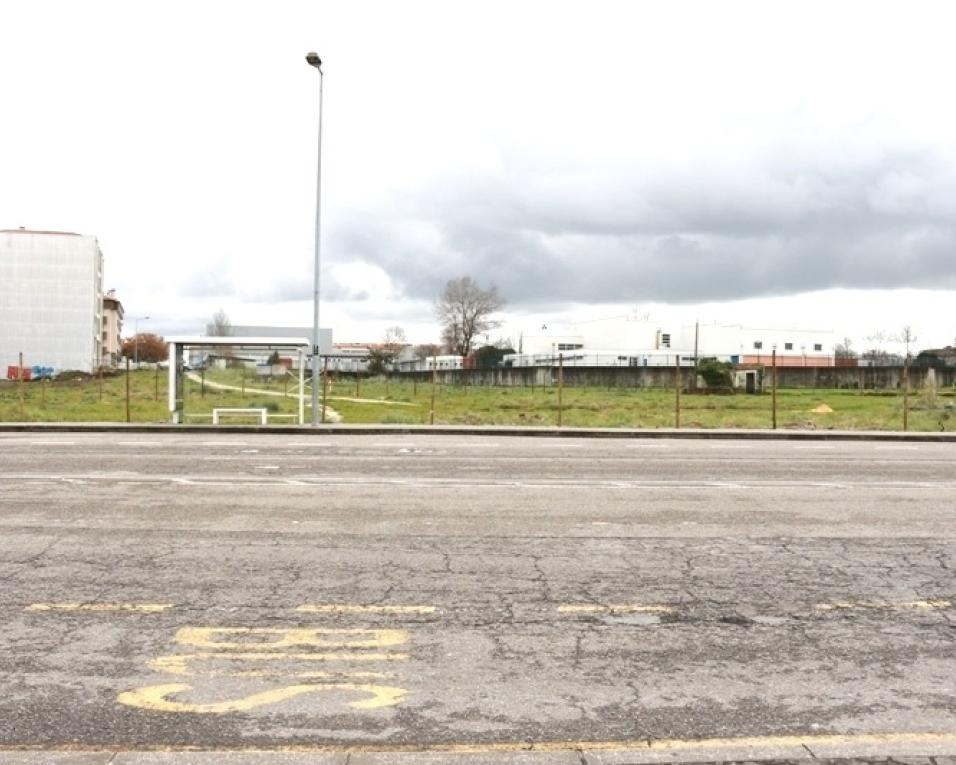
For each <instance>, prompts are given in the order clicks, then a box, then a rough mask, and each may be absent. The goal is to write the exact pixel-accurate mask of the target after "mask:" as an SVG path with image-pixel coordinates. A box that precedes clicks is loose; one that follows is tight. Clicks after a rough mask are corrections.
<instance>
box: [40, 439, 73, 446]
mask: <svg viewBox="0 0 956 765" xmlns="http://www.w3.org/2000/svg"><path fill="white" fill-rule="evenodd" d="M30 444H31V446H76V441H53V440H50V441H30Z"/></svg>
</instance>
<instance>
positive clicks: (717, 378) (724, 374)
mask: <svg viewBox="0 0 956 765" xmlns="http://www.w3.org/2000/svg"><path fill="white" fill-rule="evenodd" d="M732 369H733V365H732V364H731V363H730V362H728V361H717V359H701V360H700V361H698V362H697V374H699V375H700V376H701V377H703V378H704V384H705V385H706V386H707V387H708V388H733V386H734V381H733V378H732V376H731V373H730V372H731V370H732Z"/></svg>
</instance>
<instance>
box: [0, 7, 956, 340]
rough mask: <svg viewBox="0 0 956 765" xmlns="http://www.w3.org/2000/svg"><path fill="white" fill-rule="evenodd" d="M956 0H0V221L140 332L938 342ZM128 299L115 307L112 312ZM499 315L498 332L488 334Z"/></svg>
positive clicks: (954, 136)
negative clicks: (585, 325)
mask: <svg viewBox="0 0 956 765" xmlns="http://www.w3.org/2000/svg"><path fill="white" fill-rule="evenodd" d="M954 28H956V5H953V4H952V3H950V2H945V1H941V2H926V1H921V0H908V1H907V2H903V1H902V0H900V1H899V2H892V3H890V2H879V1H878V0H866V1H864V2H853V1H852V0H843V1H841V2H813V1H812V0H810V1H808V0H801V1H800V2H786V1H785V0H780V1H777V2H767V1H766V0H762V1H759V2H737V1H734V0H722V1H721V2H713V1H712V0H703V1H701V2H688V1H685V0H668V2H641V1H640V0H621V1H620V2H612V1H610V0H589V2H587V3H584V2H579V1H578V2H562V1H561V0H548V1H547V2H535V1H533V0H510V1H509V2H496V1H495V0H483V1H482V2H471V1H470V0H456V1H455V2H448V1H447V0H443V1H439V2H425V1H421V0H402V2H370V1H368V0H349V1H348V2H345V1H342V2H315V1H313V2H282V1H281V0H276V1H275V2H270V3H265V2H257V3H251V2H241V1H239V0H232V1H230V2H221V3H220V2H214V1H213V0H206V1H205V2H198V1H196V0H193V1H191V2H179V1H178V0H168V1H165V2H162V3H159V2H150V1H149V0H139V1H138V2H128V0H124V1H122V2H105V1H103V0H84V2H82V3H77V2H75V0H70V1H68V2H53V1H51V0H31V1H30V2H15V1H14V0H0V30H2V31H0V92H2V96H3V108H2V110H0V228H16V227H18V226H25V227H27V228H32V229H54V230H68V231H77V232H79V233H84V234H92V235H95V236H96V237H98V239H99V242H100V245H101V247H102V249H103V252H104V256H105V259H106V269H105V270H106V286H107V287H112V288H115V289H116V290H117V293H118V296H119V297H120V299H121V300H122V301H123V304H124V306H125V308H126V312H127V317H128V318H132V317H146V316H148V317H149V319H140V320H139V321H138V327H139V329H140V330H150V331H155V332H158V333H160V334H177V333H195V332H200V331H202V330H203V329H204V326H205V324H206V323H207V322H208V321H209V320H210V317H211V316H212V314H213V313H215V312H216V311H217V310H219V309H222V310H224V311H226V313H227V314H228V315H229V317H230V319H231V320H232V322H233V323H234V324H274V325H286V326H288V325H293V326H294V325H299V326H310V325H311V323H312V291H313V259H314V250H313V246H314V245H313V236H314V230H315V229H314V215H315V193H316V169H317V167H316V165H317V163H316V159H317V127H318V116H319V108H318V74H317V72H316V70H315V69H313V68H311V67H309V66H308V65H307V63H306V61H305V54H306V53H307V52H308V51H310V50H315V51H318V53H319V54H320V56H321V57H322V59H323V62H324V64H323V71H324V73H325V75H324V94H323V111H322V116H323V138H322V206H321V211H322V237H321V263H322V265H321V285H322V286H321V302H320V306H321V308H320V310H321V323H322V325H323V326H331V327H332V328H333V331H334V336H335V340H336V341H380V340H381V338H382V336H383V335H384V332H385V329H386V328H387V327H391V326H395V325H397V326H401V327H403V328H404V329H405V332H406V335H407V336H408V339H409V340H410V341H412V342H432V341H436V340H437V338H438V334H439V330H438V327H437V324H436V321H435V318H434V312H433V304H434V301H435V298H436V297H437V295H438V293H439V291H440V290H441V288H442V286H443V285H444V284H445V282H447V280H449V279H451V278H456V277H459V276H464V275H469V276H471V277H472V278H474V279H476V280H478V281H479V282H480V283H481V284H484V285H490V284H492V283H493V284H495V285H496V286H497V288H498V290H499V292H500V294H501V296H502V297H503V298H504V299H505V300H506V301H507V305H506V307H505V309H504V311H503V312H502V314H501V316H500V318H501V320H502V326H501V327H500V328H499V330H498V331H497V332H495V333H494V335H495V337H497V336H501V337H510V338H513V339H516V338H517V336H518V334H519V333H521V332H526V333H528V332H533V331H535V330H537V329H538V328H540V326H541V325H542V324H548V325H549V326H550V327H557V326H560V325H561V323H562V322H567V321H572V320H584V319H594V318H601V317H607V316H615V315H621V314H625V313H632V312H635V311H637V312H639V313H641V314H650V315H651V316H653V317H654V318H655V319H658V320H660V321H661V322H662V323H664V322H679V323H682V324H687V323H691V322H693V321H694V320H697V319H699V320H701V321H705V322H714V321H716V322H719V323H743V324H745V325H749V326H760V327H767V326H781V327H793V328H806V329H832V330H833V331H834V332H835V333H836V336H837V337H838V338H843V337H848V338H851V339H852V340H853V342H854V344H855V347H856V348H858V349H860V348H863V347H868V346H870V345H873V344H875V343H876V342H877V341H876V340H874V339H873V338H876V337H878V336H881V335H882V336H884V337H892V336H893V335H894V334H898V333H899V332H900V331H901V330H902V328H903V327H904V326H910V327H912V328H913V330H914V332H915V334H916V336H917V340H918V342H917V344H918V345H919V346H921V347H928V346H939V345H945V344H952V343H953V342H954V341H956V99H954V98H953V97H952V73H953V72H954V71H956V46H954V45H952V30H953V29H954ZM127 328H131V324H128V325H127ZM492 339H494V338H492Z"/></svg>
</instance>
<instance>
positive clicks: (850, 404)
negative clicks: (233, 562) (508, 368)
mask: <svg viewBox="0 0 956 765" xmlns="http://www.w3.org/2000/svg"><path fill="white" fill-rule="evenodd" d="M205 379H206V381H207V382H208V383H210V384H208V385H206V386H201V385H200V383H198V382H194V381H192V380H187V382H186V390H185V402H186V403H185V412H186V416H187V421H190V422H198V423H202V422H210V420H209V418H208V415H209V414H210V413H211V411H212V409H213V407H266V408H267V409H268V410H269V411H270V412H272V413H274V414H287V415H288V414H295V413H296V412H297V411H298V402H297V400H296V398H294V393H295V391H296V384H297V383H296V381H295V380H294V379H289V380H272V381H265V380H261V379H258V378H256V376H255V375H254V374H253V373H251V372H248V371H246V372H244V371H241V370H236V369H229V370H211V371H209V372H207V373H206V377H205ZM129 382H130V407H129V409H130V421H131V422H166V421H168V414H167V404H166V382H167V379H166V374H165V372H164V371H162V370H161V371H160V373H159V375H158V376H157V375H156V374H155V372H154V371H152V370H140V371H135V372H132V373H131V374H130V379H129ZM213 383H219V384H223V385H234V386H236V387H237V388H240V390H219V389H215V388H213V387H212V384H213ZM243 389H244V390H243ZM260 390H266V391H271V392H273V393H288V394H289V395H288V396H284V395H273V396H270V395H266V394H264V393H260V392H258V391H260ZM21 393H22V403H21ZM909 401H910V411H909V429H910V430H914V431H919V430H922V431H940V430H946V431H954V430H956V395H954V392H953V391H951V390H947V391H939V392H936V393H933V392H926V391H920V392H914V393H912V394H911V395H910V398H909ZM328 406H329V407H330V408H332V409H334V410H335V411H336V412H337V413H338V414H339V415H341V417H342V421H344V422H347V423H395V424H427V423H428V422H429V420H430V410H431V385H430V384H427V383H424V384H417V385H415V384H413V383H412V382H406V381H402V382H399V381H397V380H396V379H391V380H387V381H386V380H385V379H384V378H381V377H379V378H371V379H363V380H360V381H359V382H358V383H357V384H356V381H355V380H345V379H342V380H338V381H336V382H334V383H333V384H332V386H331V388H330V390H329V398H328ZM821 409H822V410H823V411H820V410H821ZM826 409H829V410H831V411H825V410H826ZM558 415H559V409H558V390H557V388H554V387H543V388H542V387H536V388H535V389H533V390H532V389H531V388H502V387H486V386H458V385H448V386H439V387H438V388H437V389H436V395H435V423H436V424H463V425H557V424H558ZM560 415H561V424H562V425H565V426H569V427H608V428H615V427H635V428H637V427H641V428H661V427H673V426H674V424H675V392H674V391H673V390H663V389H631V388H612V389H606V388H593V387H592V388H565V389H564V391H563V394H562V407H561V411H560ZM204 416H207V417H205V418H204ZM309 417H310V415H309V412H308V410H307V412H306V418H307V419H308V418H309ZM680 417H681V422H680V424H681V426H682V427H687V428H770V427H771V424H772V412H771V396H770V394H769V393H765V394H760V395H745V394H738V395H702V394H697V395H690V394H687V393H684V394H682V395H681V415H680ZM0 421H4V422H17V421H26V422H57V421H66V422H125V421H126V377H125V375H124V374H118V375H116V376H112V377H106V378H104V379H103V381H102V384H101V383H100V381H98V380H96V379H87V380H79V381H56V382H43V383H40V382H31V383H24V384H23V385H22V387H20V386H18V385H17V384H15V383H10V382H6V381H4V382H0ZM239 421H240V420H236V422H239ZM274 421H275V422H277V423H289V422H293V420H292V419H291V418H283V419H279V418H276V419H275V420H274ZM777 426H778V428H800V429H837V430H902V427H903V396H902V395H901V394H898V393H895V392H894V393H885V392H864V393H860V392H858V391H850V390H806V389H800V390H779V391H778V392H777Z"/></svg>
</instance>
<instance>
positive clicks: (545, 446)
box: [539, 444, 584, 449]
mask: <svg viewBox="0 0 956 765" xmlns="http://www.w3.org/2000/svg"><path fill="white" fill-rule="evenodd" d="M539 446H540V447H541V448H542V449H581V448H582V447H583V446H584V444H539Z"/></svg>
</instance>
